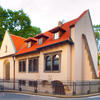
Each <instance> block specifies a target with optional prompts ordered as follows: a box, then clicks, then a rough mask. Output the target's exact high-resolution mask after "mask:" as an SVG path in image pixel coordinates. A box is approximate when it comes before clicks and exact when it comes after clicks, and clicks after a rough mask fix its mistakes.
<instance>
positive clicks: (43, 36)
mask: <svg viewBox="0 0 100 100" xmlns="http://www.w3.org/2000/svg"><path fill="white" fill-rule="evenodd" d="M35 38H37V39H38V44H39V45H40V44H42V43H44V42H45V41H46V40H47V38H49V36H47V35H46V34H38V35H36V36H35Z"/></svg>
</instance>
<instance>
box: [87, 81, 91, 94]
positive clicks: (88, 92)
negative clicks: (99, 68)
mask: <svg viewBox="0 0 100 100" xmlns="http://www.w3.org/2000/svg"><path fill="white" fill-rule="evenodd" d="M90 92H91V82H90V81H89V90H88V91H87V94H90Z"/></svg>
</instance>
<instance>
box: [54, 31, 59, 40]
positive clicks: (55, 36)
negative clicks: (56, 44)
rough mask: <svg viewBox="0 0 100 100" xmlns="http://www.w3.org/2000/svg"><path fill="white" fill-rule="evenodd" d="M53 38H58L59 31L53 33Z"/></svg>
mask: <svg viewBox="0 0 100 100" xmlns="http://www.w3.org/2000/svg"><path fill="white" fill-rule="evenodd" d="M54 39H55V40H56V39H59V32H57V33H55V34H54Z"/></svg>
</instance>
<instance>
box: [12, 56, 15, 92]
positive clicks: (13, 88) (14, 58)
mask: <svg viewBox="0 0 100 100" xmlns="http://www.w3.org/2000/svg"><path fill="white" fill-rule="evenodd" d="M12 58H13V89H14V90H15V56H14V55H13V56H12Z"/></svg>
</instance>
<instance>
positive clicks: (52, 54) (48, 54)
mask: <svg viewBox="0 0 100 100" xmlns="http://www.w3.org/2000/svg"><path fill="white" fill-rule="evenodd" d="M61 52H62V51H56V52H52V53H46V54H44V72H47V73H48V72H49V73H52V72H57V73H58V72H61ZM54 55H59V69H58V70H53V56H54ZM47 56H51V70H50V71H47V70H45V69H46V57H47Z"/></svg>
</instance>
